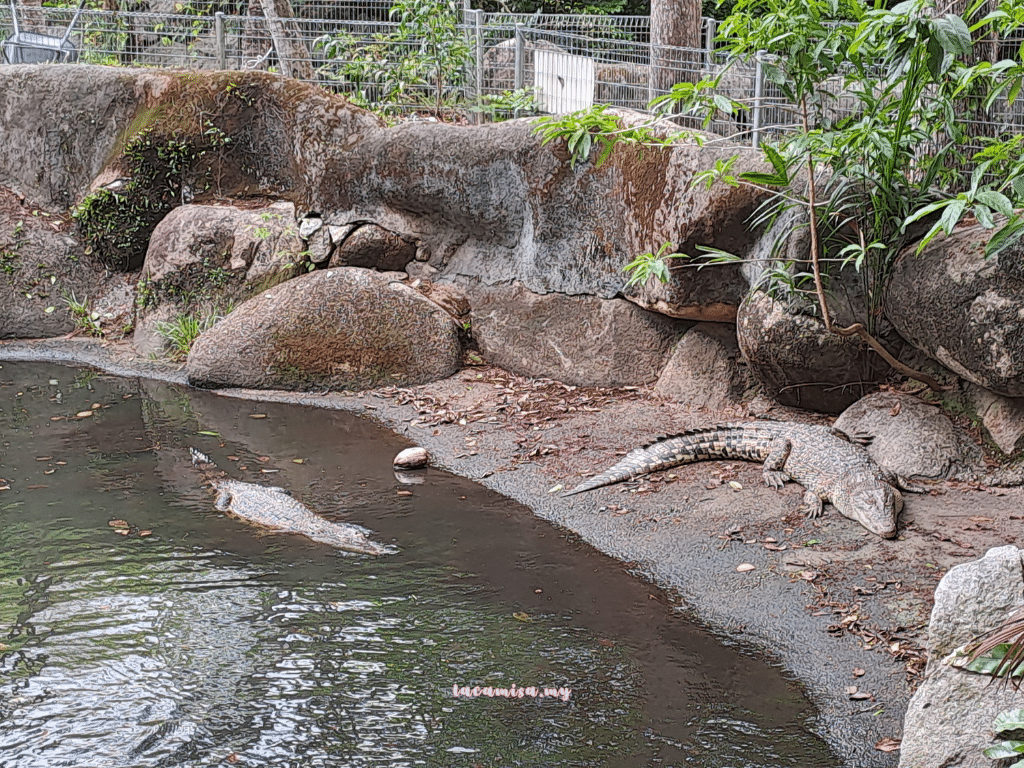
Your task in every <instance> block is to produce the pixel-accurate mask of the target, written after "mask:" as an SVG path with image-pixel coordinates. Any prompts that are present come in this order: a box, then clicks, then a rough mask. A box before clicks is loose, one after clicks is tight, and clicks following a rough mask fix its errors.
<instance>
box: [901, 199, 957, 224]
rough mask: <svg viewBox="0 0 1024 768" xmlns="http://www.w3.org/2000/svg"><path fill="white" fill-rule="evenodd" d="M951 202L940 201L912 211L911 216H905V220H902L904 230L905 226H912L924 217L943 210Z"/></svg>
mask: <svg viewBox="0 0 1024 768" xmlns="http://www.w3.org/2000/svg"><path fill="white" fill-rule="evenodd" d="M951 202H953V201H952V200H940V201H939V202H937V203H931V204H930V205H926V206H925V207H924V208H919V209H917V210H916V211H914V212H913V213H912V214H910V215H909V216H907V218H905V219H904V220H903V227H904V228H906V226H907V225H908V224H913V223H914V222H915V221H918V220H920V219H923V218H924V217H925V216H928V215H930V214H933V213H935V212H936V211H941V210H942V209H943V208H945V207H946V206H947V205H949V204H950V203H951Z"/></svg>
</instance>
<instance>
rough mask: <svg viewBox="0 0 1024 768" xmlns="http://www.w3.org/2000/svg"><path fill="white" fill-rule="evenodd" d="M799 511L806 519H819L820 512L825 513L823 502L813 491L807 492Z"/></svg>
mask: <svg viewBox="0 0 1024 768" xmlns="http://www.w3.org/2000/svg"><path fill="white" fill-rule="evenodd" d="M799 511H800V512H803V513H804V514H805V515H807V516H808V517H812V518H813V517H821V514H822V512H824V511H825V500H824V499H823V498H821V496H819V495H818V494H816V493H815V492H814V491H807V492H806V493H805V494H804V503H803V504H801V505H800V510H799Z"/></svg>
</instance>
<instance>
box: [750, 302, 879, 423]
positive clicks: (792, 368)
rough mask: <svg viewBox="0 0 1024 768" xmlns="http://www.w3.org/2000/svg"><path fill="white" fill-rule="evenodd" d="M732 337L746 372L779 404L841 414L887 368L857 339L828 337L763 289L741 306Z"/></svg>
mask: <svg viewBox="0 0 1024 768" xmlns="http://www.w3.org/2000/svg"><path fill="white" fill-rule="evenodd" d="M736 336H737V339H738V340H739V345H740V349H741V350H742V351H743V354H744V356H745V357H746V359H747V362H748V364H749V366H750V372H751V373H752V374H753V376H754V378H755V379H757V381H758V382H759V383H760V384H761V385H762V386H763V387H764V389H765V393H766V394H767V395H768V396H769V397H771V398H773V399H775V400H777V401H778V402H779V403H781V404H782V405H789V406H794V407H797V408H807V409H809V410H813V411H823V412H825V413H840V412H841V411H843V410H844V409H845V408H848V407H849V406H850V405H852V404H853V403H854V402H856V401H857V400H859V399H860V398H861V397H863V396H864V394H865V390H866V389H867V388H868V387H869V386H871V383H872V382H874V381H876V380H879V379H880V378H881V377H882V376H883V374H884V373H885V371H886V370H887V369H888V366H887V365H885V364H884V363H883V362H881V361H880V360H879V358H877V357H876V356H875V355H874V354H873V353H872V352H870V350H868V349H866V348H865V347H864V346H863V345H862V344H861V342H860V340H859V339H858V338H857V337H848V338H843V337H841V336H837V335H836V334H833V333H828V332H827V331H826V330H825V328H824V325H823V324H822V322H821V321H820V320H818V319H817V318H815V317H811V316H809V315H804V314H790V313H789V312H787V311H786V308H785V307H784V306H783V305H782V304H781V303H780V302H778V301H776V300H775V299H773V298H771V297H770V296H768V295H767V294H766V293H764V292H762V291H752V292H751V293H750V295H749V296H748V297H747V300H746V301H744V302H743V304H742V306H741V307H740V312H739V315H738V317H737V319H736Z"/></svg>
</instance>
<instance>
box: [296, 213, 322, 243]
mask: <svg viewBox="0 0 1024 768" xmlns="http://www.w3.org/2000/svg"><path fill="white" fill-rule="evenodd" d="M323 225H324V220H323V219H321V218H320V217H319V216H307V217H306V218H304V219H303V220H302V221H300V222H299V237H301V238H302V239H303V240H309V238H310V237H312V236H313V233H314V232H317V231H319V229H320V227H322V226H323Z"/></svg>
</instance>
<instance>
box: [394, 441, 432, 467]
mask: <svg viewBox="0 0 1024 768" xmlns="http://www.w3.org/2000/svg"><path fill="white" fill-rule="evenodd" d="M429 461H430V454H428V453H427V450H426V448H420V447H419V446H416V447H414V448H406V449H405V450H404V451H402V452H401V453H399V454H398V455H397V456H395V460H394V462H392V463H393V465H394V466H395V467H397V468H398V469H419V468H420V467H425V466H427V462H429Z"/></svg>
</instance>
